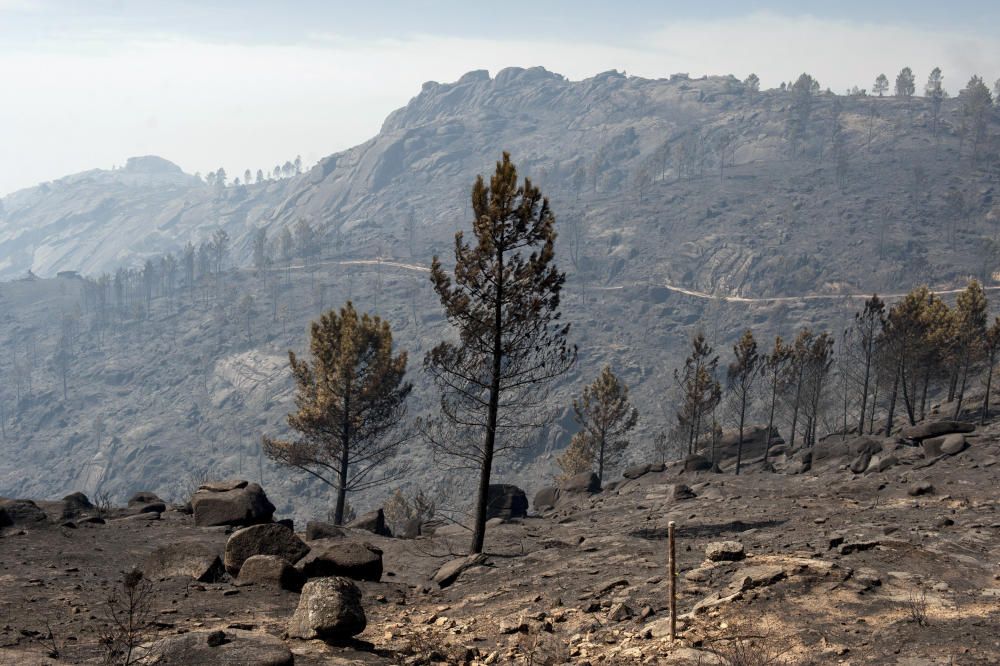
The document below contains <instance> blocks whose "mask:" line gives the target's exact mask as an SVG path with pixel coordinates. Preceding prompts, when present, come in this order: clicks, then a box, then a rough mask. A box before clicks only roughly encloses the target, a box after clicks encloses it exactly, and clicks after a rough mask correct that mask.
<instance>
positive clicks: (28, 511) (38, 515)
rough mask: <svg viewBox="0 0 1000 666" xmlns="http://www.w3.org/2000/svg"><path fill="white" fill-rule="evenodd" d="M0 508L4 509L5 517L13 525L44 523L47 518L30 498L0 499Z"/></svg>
mask: <svg viewBox="0 0 1000 666" xmlns="http://www.w3.org/2000/svg"><path fill="white" fill-rule="evenodd" d="M0 509H4V511H6V513H7V518H8V519H9V520H10V521H11V523H12V524H14V525H27V524H31V523H45V522H48V520H49V517H48V516H47V515H46V514H45V512H44V511H42V509H41V508H40V507H39V506H38V505H37V504H35V503H34V502H32V501H31V500H26V499H13V500H0Z"/></svg>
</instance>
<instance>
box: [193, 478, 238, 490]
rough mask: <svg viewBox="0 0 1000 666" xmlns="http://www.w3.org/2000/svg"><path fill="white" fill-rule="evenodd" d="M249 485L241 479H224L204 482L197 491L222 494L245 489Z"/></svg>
mask: <svg viewBox="0 0 1000 666" xmlns="http://www.w3.org/2000/svg"><path fill="white" fill-rule="evenodd" d="M248 485H250V482H249V481H244V480H243V479H224V480H222V481H206V482H205V483H203V484H201V485H200V486H198V490H207V491H209V492H213V493H223V492H226V491H228V490H237V489H239V488H246V487H247V486H248Z"/></svg>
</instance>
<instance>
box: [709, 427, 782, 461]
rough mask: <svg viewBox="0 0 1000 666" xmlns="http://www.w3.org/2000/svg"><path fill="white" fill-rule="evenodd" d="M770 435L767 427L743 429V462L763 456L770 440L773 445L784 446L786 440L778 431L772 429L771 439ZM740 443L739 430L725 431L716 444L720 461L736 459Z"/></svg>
mask: <svg viewBox="0 0 1000 666" xmlns="http://www.w3.org/2000/svg"><path fill="white" fill-rule="evenodd" d="M768 434H769V433H768V429H767V426H749V427H746V428H743V460H747V459H749V458H755V457H760V456H763V455H764V450H765V449H766V448H767V444H768V440H770V441H771V442H772V443H773V444H784V440H782V439H781V435H779V434H778V431H777V429H775V428H772V429H771V431H770V437H768ZM739 442H740V430H739V428H733V429H732V430H726V431H724V432H723V433H722V436H721V437H719V441H718V442H717V443H716V449H715V450H716V453H717V454H718V459H719V460H726V459H729V458H736V454H737V449H738V448H739Z"/></svg>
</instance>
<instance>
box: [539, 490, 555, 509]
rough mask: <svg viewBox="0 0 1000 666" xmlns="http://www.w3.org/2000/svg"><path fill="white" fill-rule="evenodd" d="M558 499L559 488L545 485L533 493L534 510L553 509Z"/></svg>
mask: <svg viewBox="0 0 1000 666" xmlns="http://www.w3.org/2000/svg"><path fill="white" fill-rule="evenodd" d="M558 501H559V488H558V487H556V486H546V487H545V488H542V489H541V490H539V491H538V492H537V493H535V511H546V510H548V509H554V508H555V506H556V502H558Z"/></svg>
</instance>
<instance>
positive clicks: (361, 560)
mask: <svg viewBox="0 0 1000 666" xmlns="http://www.w3.org/2000/svg"><path fill="white" fill-rule="evenodd" d="M297 568H298V569H299V570H301V571H302V573H303V574H304V575H305V576H306V578H321V577H324V576H344V577H347V578H353V579H355V580H370V581H374V582H378V581H379V580H380V579H381V578H382V551H381V550H380V549H378V548H376V547H375V546H373V545H371V544H369V543H359V542H357V541H346V542H337V541H325V542H320V543H316V544H313V547H312V550H310V551H309V554H308V555H306V556H305V557H303V558H302V560H301V561H300V562H299V563H298V565H297Z"/></svg>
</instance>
